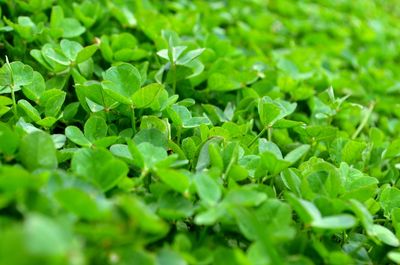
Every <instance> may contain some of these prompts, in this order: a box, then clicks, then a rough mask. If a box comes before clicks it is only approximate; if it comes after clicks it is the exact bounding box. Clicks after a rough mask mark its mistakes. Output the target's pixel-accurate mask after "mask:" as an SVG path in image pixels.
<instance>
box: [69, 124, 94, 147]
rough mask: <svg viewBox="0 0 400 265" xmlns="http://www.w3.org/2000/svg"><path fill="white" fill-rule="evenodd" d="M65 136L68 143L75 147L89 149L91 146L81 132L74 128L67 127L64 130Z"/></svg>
mask: <svg viewBox="0 0 400 265" xmlns="http://www.w3.org/2000/svg"><path fill="white" fill-rule="evenodd" d="M65 136H67V138H68V139H69V140H70V141H72V142H74V143H75V144H77V145H80V146H86V147H90V146H91V145H92V143H91V142H90V141H89V140H88V139H87V138H86V137H85V135H84V134H83V133H82V131H81V130H80V129H79V128H78V127H76V126H68V127H67V128H65Z"/></svg>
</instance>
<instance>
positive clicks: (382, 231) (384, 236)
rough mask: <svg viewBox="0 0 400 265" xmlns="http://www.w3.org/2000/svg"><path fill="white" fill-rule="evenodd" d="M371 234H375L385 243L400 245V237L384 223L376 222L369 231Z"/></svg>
mask: <svg viewBox="0 0 400 265" xmlns="http://www.w3.org/2000/svg"><path fill="white" fill-rule="evenodd" d="M368 234H369V235H370V236H375V237H377V238H378V239H379V240H380V241H382V242H383V243H385V244H386V245H389V246H392V247H398V246H400V241H399V239H398V238H397V237H396V236H395V235H394V234H393V233H392V231H390V230H389V229H387V228H386V227H384V226H382V225H377V224H374V225H372V227H371V231H369V233H368Z"/></svg>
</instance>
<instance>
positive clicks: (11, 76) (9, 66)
mask: <svg viewBox="0 0 400 265" xmlns="http://www.w3.org/2000/svg"><path fill="white" fill-rule="evenodd" d="M6 64H7V67H8V70H9V71H10V79H11V84H10V85H9V86H10V89H11V99H12V102H13V112H14V116H15V118H18V109H17V101H16V99H15V91H14V73H13V71H12V68H11V65H10V62H9V60H8V57H7V55H6Z"/></svg>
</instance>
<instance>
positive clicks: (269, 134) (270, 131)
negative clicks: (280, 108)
mask: <svg viewBox="0 0 400 265" xmlns="http://www.w3.org/2000/svg"><path fill="white" fill-rule="evenodd" d="M268 141H269V142H271V141H272V127H271V126H268Z"/></svg>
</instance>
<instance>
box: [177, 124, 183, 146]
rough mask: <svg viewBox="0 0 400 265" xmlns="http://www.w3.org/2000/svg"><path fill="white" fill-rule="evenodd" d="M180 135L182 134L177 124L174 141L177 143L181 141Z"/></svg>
mask: <svg viewBox="0 0 400 265" xmlns="http://www.w3.org/2000/svg"><path fill="white" fill-rule="evenodd" d="M181 135H182V127H180V126H178V127H176V143H177V144H180V143H181Z"/></svg>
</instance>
